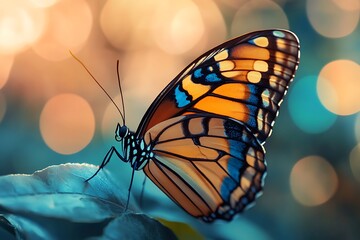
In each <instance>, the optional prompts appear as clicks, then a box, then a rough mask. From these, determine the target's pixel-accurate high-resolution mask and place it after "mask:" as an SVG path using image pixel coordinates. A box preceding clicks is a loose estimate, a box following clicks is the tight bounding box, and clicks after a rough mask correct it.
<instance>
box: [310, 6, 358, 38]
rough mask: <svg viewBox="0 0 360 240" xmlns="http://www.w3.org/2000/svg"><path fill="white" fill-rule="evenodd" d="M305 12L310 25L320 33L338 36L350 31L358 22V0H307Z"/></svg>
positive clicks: (333, 36) (327, 35)
mask: <svg viewBox="0 0 360 240" xmlns="http://www.w3.org/2000/svg"><path fill="white" fill-rule="evenodd" d="M306 13H307V16H308V18H309V21H310V23H311V26H312V27H313V28H314V29H315V30H316V31H317V32H318V33H319V34H321V35H323V36H325V37H330V38H340V37H344V36H346V35H349V34H350V33H352V32H353V31H354V30H355V29H356V26H357V25H358V22H359V16H360V11H359V2H358V0H346V1H342V0H316V1H313V0H308V1H307V2H306Z"/></svg>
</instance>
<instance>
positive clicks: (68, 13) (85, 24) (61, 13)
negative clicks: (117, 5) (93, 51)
mask: <svg viewBox="0 0 360 240" xmlns="http://www.w3.org/2000/svg"><path fill="white" fill-rule="evenodd" d="M47 16H48V22H47V26H46V30H45V32H44V34H43V36H42V37H41V38H40V39H39V40H38V41H37V42H36V44H34V45H33V49H34V51H35V52H36V53H37V54H38V55H39V56H41V57H43V58H45V59H46V60H51V61H59V60H63V59H65V58H69V57H70V55H69V50H71V51H72V52H77V51H79V50H80V49H81V48H82V47H83V45H84V44H85V42H86V40H87V38H88V37H89V34H90V30H91V28H92V21H93V16H92V13H91V10H90V7H89V5H88V3H87V2H86V1H85V0H77V1H71V0H62V1H60V2H58V3H56V4H55V5H53V6H51V7H49V8H47Z"/></svg>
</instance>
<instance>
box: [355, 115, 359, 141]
mask: <svg viewBox="0 0 360 240" xmlns="http://www.w3.org/2000/svg"><path fill="white" fill-rule="evenodd" d="M355 137H356V140H357V141H358V142H359V143H360V113H358V115H357V117H356V120H355Z"/></svg>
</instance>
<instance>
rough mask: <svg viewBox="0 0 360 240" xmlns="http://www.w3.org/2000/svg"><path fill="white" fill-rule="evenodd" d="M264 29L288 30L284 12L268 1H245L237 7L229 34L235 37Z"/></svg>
mask: <svg viewBox="0 0 360 240" xmlns="http://www.w3.org/2000/svg"><path fill="white" fill-rule="evenodd" d="M266 28H284V29H288V28H289V22H288V19H287V16H286V14H285V12H284V10H283V9H282V8H281V7H280V6H279V5H278V4H276V3H275V2H273V1H270V0H253V1H247V2H245V3H244V4H243V5H241V6H240V7H239V10H238V11H237V12H236V14H235V17H234V19H233V22H232V25H231V34H232V35H233V36H237V35H240V34H244V33H247V32H251V31H255V30H261V29H266Z"/></svg>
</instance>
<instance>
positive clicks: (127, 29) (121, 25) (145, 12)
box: [100, 0, 161, 49]
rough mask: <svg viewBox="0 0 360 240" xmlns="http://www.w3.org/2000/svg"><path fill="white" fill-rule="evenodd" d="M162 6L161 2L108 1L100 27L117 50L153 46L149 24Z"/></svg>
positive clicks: (155, 0)
mask: <svg viewBox="0 0 360 240" xmlns="http://www.w3.org/2000/svg"><path fill="white" fill-rule="evenodd" d="M160 4H161V2H160V0H154V1H141V2H139V1H125V0H108V1H107V2H106V3H105V5H104V7H103V9H102V11H101V15H100V26H101V29H102V31H103V33H104V35H105V37H106V38H107V40H108V41H109V42H110V43H111V45H112V46H113V47H115V48H117V49H129V48H130V49H132V48H139V47H144V46H148V45H151V44H153V42H152V39H151V38H149V36H151V34H150V28H149V23H151V21H152V19H153V18H154V12H155V10H156V8H157V6H159V5H160Z"/></svg>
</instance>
